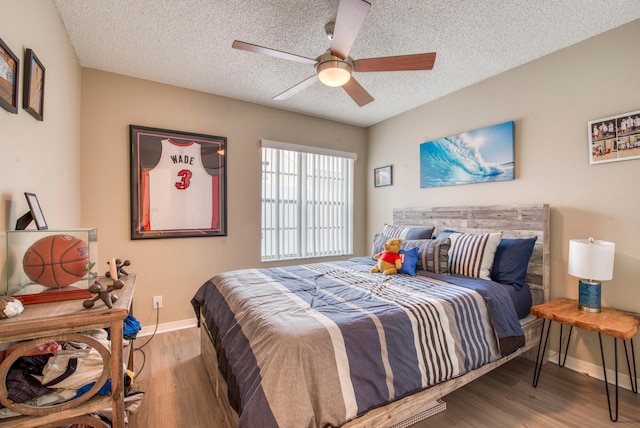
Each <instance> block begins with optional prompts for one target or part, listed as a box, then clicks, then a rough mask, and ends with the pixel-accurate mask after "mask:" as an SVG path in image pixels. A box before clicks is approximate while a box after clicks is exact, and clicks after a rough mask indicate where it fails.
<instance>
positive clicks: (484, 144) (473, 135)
mask: <svg viewBox="0 0 640 428" xmlns="http://www.w3.org/2000/svg"><path fill="white" fill-rule="evenodd" d="M514 164H515V160H514V129H513V121H511V122H505V123H501V124H498V125H493V126H488V127H486V128H481V129H476V130H474V131H468V132H463V133H461V134H457V135H452V136H450V137H445V138H440V139H437V140H433V141H427V142H426V143H422V144H420V187H438V186H453V185H457V184H473V183H487V182H493V181H506V180H513V179H514V178H515V169H514Z"/></svg>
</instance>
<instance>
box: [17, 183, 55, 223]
mask: <svg viewBox="0 0 640 428" xmlns="http://www.w3.org/2000/svg"><path fill="white" fill-rule="evenodd" d="M24 197H25V198H27V203H28V204H29V211H27V213H26V214H25V215H23V216H22V217H20V218H19V219H18V221H17V222H16V230H25V229H26V228H27V226H29V224H31V222H32V221H35V222H36V227H37V228H38V230H47V229H49V226H47V222H46V220H45V219H44V214H42V208H40V203H39V202H38V197H37V196H36V194H35V193H28V192H24Z"/></svg>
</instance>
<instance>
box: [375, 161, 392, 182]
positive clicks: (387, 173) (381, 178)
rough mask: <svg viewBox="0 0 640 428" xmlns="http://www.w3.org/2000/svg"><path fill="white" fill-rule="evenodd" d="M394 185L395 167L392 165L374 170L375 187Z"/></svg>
mask: <svg viewBox="0 0 640 428" xmlns="http://www.w3.org/2000/svg"><path fill="white" fill-rule="evenodd" d="M392 184H393V167H392V166H391V165H387V166H381V167H380V168H375V169H374V170H373V186H374V187H384V186H391V185H392Z"/></svg>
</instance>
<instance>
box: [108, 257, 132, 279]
mask: <svg viewBox="0 0 640 428" xmlns="http://www.w3.org/2000/svg"><path fill="white" fill-rule="evenodd" d="M111 262H113V263H114V264H115V266H116V269H115V272H116V273H117V275H118V278H120V277H121V276H123V275H124V276H127V275H129V273H128V272H127V271H126V270H124V267H125V266H130V265H131V262H130V261H129V260H125V261H124V262H123V261H122V260H120V259H115V260H114V259H111ZM111 262H107V264H108V265H110V266H111ZM112 272H113V268H111V269H109V271H108V272H107V273H105V274H104V276H106V277H107V278H111V275H112Z"/></svg>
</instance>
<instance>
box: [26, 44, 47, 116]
mask: <svg viewBox="0 0 640 428" xmlns="http://www.w3.org/2000/svg"><path fill="white" fill-rule="evenodd" d="M44 75H45V68H44V65H42V63H41V62H40V60H39V59H38V57H37V56H36V54H35V53H33V51H32V50H31V49H27V51H26V52H25V54H24V91H23V95H22V108H24V109H25V110H26V111H28V112H29V114H30V115H31V116H33V117H35V118H36V119H37V120H40V121H42V120H44Z"/></svg>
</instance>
